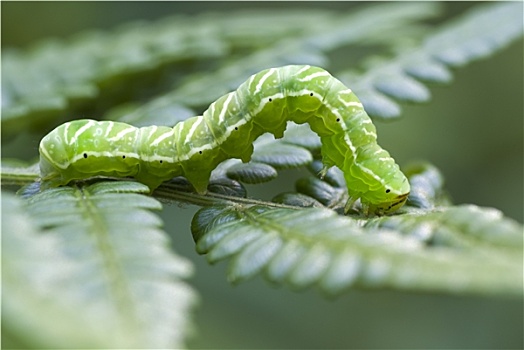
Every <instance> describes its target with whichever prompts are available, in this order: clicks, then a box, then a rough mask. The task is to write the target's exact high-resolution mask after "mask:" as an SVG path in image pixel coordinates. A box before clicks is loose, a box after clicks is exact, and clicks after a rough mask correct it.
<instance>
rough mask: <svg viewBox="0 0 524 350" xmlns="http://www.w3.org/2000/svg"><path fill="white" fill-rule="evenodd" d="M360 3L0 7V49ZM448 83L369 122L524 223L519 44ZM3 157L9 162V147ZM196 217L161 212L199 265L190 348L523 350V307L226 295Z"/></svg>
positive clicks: (259, 288)
mask: <svg viewBox="0 0 524 350" xmlns="http://www.w3.org/2000/svg"><path fill="white" fill-rule="evenodd" d="M364 5H365V4H362V3H349V2H327V3H315V2H308V3H302V2H293V3H286V2H283V3H274V2H272V3H267V2H266V3H256V2H250V3H246V2H229V3H222V2H196V3H195V2H193V3H189V2H158V3H156V2H155V3H144V2H125V3H122V2H44V3H39V2H2V3H1V9H2V47H13V46H15V47H21V48H23V47H27V46H28V45H30V44H31V43H34V42H36V41H38V40H39V39H41V38H47V37H50V36H54V37H58V38H67V37H69V36H70V35H72V34H74V33H77V32H79V31H81V30H83V29H88V28H102V29H104V28H107V29H110V28H113V27H114V26H116V25H118V24H120V23H123V22H126V21H130V20H136V19H146V20H149V19H156V18H161V17H163V16H166V15H172V14H175V13H178V14H183V13H187V14H192V13H198V12H202V11H223V12H224V16H228V15H229V12H228V11H230V10H232V9H239V8H246V7H250V8H266V9H267V8H273V9H275V11H278V8H283V7H292V8H295V7H300V8H304V7H313V8H315V7H318V8H323V9H326V8H330V9H336V10H351V9H352V8H357V7H360V6H364ZM476 5H478V3H475V2H468V3H445V4H444V6H445V10H446V12H445V14H444V16H442V17H441V18H439V19H438V21H434V22H439V21H441V20H442V21H444V20H446V18H450V17H453V16H457V15H458V14H460V13H462V12H463V11H465V10H467V9H468V8H470V7H473V6H476ZM333 58H334V60H343V59H344V57H340V56H338V57H337V56H334V57H333ZM334 66H337V67H340V66H343V64H340V62H338V63H336V64H334ZM346 66H347V65H346ZM454 73H455V74H454V81H453V83H452V84H451V85H450V86H435V87H432V89H431V92H432V96H433V97H432V100H431V102H429V103H428V104H426V105H414V106H406V105H403V117H402V119H401V120H399V121H396V122H393V123H379V122H377V123H375V124H376V125H377V128H378V135H379V141H380V144H381V145H382V146H383V147H384V148H386V149H388V150H389V151H390V153H392V155H393V156H394V157H395V159H396V160H397V161H398V162H399V163H400V164H401V165H406V164H407V163H409V162H410V161H413V160H427V161H430V162H431V163H433V164H435V165H436V166H437V167H438V168H440V169H441V171H442V172H443V174H444V176H445V178H446V183H447V188H448V190H449V192H450V194H451V196H452V197H453V199H454V201H455V203H457V204H459V203H475V204H478V205H482V206H490V207H495V208H498V209H500V210H502V211H503V212H504V213H505V214H506V215H507V216H510V217H512V218H514V219H516V220H518V221H519V222H523V115H524V110H523V108H524V107H523V96H524V93H523V86H524V82H523V79H524V78H523V77H524V72H523V45H522V40H521V41H520V42H518V43H514V44H513V45H511V46H510V47H508V48H506V49H504V50H502V51H501V52H499V53H497V54H496V55H494V56H492V57H489V58H487V59H484V60H482V61H478V62H474V63H472V64H470V65H468V66H466V67H462V68H460V69H457V70H456V71H455V72H454ZM37 142H38V140H35V142H34V143H35V144H36V143H37ZM3 147H5V148H4V149H5V150H7V151H8V152H9V153H10V152H13V151H12V148H11V149H10V148H9V145H3ZM34 149H35V154H34V156H37V154H36V148H34ZM4 154H5V153H4ZM10 155H14V153H13V154H10ZM300 176H304V172H299V171H286V172H282V173H281V178H279V181H278V182H274V183H273V184H272V186H273V189H274V192H273V193H277V192H278V191H279V190H282V189H283V188H285V189H289V188H292V186H293V185H292V184H293V181H294V180H295V179H296V178H297V177H300ZM267 188H268V187H265V186H264V188H263V189H262V188H261V187H259V186H250V187H249V189H250V195H251V196H253V197H262V198H270V197H271V196H272V195H269V194H268V190H267ZM196 209H197V208H195V207H185V208H182V209H180V208H179V207H177V206H166V208H165V209H164V212H163V214H162V215H163V217H164V220H165V228H166V231H168V232H169V233H170V234H171V235H172V238H173V242H174V243H173V244H174V247H175V249H176V251H178V252H179V253H181V254H182V255H184V256H186V257H188V258H189V259H191V260H192V261H193V262H194V263H195V265H196V267H197V268H196V275H195V277H194V278H193V279H192V280H191V283H192V284H193V285H194V286H195V288H196V289H197V291H198V292H199V293H200V295H201V305H200V306H199V307H198V309H197V310H196V313H195V315H196V317H195V336H194V337H193V338H192V339H191V340H190V346H191V347H193V348H462V349H465V348H468V349H469V348H471V349H473V348H498V349H500V348H522V347H523V331H522V330H523V317H522V316H523V314H522V312H523V306H524V305H523V302H522V300H497V299H487V298H480V297H457V296H442V295H431V294H413V293H400V292H391V291H374V292H366V291H354V292H351V293H349V294H347V295H345V296H343V297H340V298H338V299H335V300H326V299H323V298H322V297H320V296H319V295H318V293H316V292H315V291H308V292H300V293H296V292H291V291H288V290H285V289H275V288H272V287H271V286H269V285H268V284H267V283H265V282H263V281H261V279H258V278H257V279H256V280H254V281H252V282H248V283H245V284H242V285H240V286H236V287H233V286H231V285H229V284H228V283H227V281H225V270H226V265H225V264H219V265H218V266H209V265H208V264H207V263H206V261H205V259H204V258H203V257H200V256H197V254H196V253H195V252H194V243H193V241H192V238H191V235H190V233H189V225H190V220H191V217H192V215H193V214H194V212H195V211H196Z"/></svg>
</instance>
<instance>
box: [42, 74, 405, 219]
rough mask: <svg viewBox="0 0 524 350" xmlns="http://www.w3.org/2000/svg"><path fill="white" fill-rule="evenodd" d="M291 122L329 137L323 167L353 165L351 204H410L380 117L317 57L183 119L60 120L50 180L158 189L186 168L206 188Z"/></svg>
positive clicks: (47, 140) (347, 169)
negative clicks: (126, 180) (119, 180)
mask: <svg viewBox="0 0 524 350" xmlns="http://www.w3.org/2000/svg"><path fill="white" fill-rule="evenodd" d="M288 121H293V122H295V123H298V124H302V123H308V124H309V125H310V127H311V129H312V130H313V131H314V132H316V133H317V134H318V135H319V136H320V138H321V142H322V149H321V151H322V158H323V164H324V169H323V171H322V172H323V174H325V172H326V171H327V169H329V168H330V167H332V166H334V165H335V166H337V167H339V168H340V169H341V170H342V171H343V172H344V177H345V179H346V183H347V186H348V192H349V196H350V197H349V200H348V202H347V204H346V208H345V209H346V212H347V211H348V210H349V209H350V208H351V207H352V205H353V203H354V202H355V200H357V199H358V198H360V200H361V203H362V205H363V208H364V211H365V212H366V214H368V213H374V214H379V215H381V214H386V213H390V212H393V211H395V210H397V209H398V208H400V207H401V206H402V205H403V204H404V202H405V201H406V199H407V196H408V194H409V191H410V186H409V182H408V180H407V179H406V177H405V176H404V174H403V173H402V171H400V169H399V167H398V165H397V164H395V161H394V160H393V158H391V157H390V155H389V153H388V152H387V151H385V150H383V149H382V148H380V146H379V145H378V144H377V134H376V129H375V126H374V125H373V123H372V122H371V119H370V118H369V116H368V115H367V114H366V112H365V111H364V109H363V107H362V104H361V103H360V101H359V100H358V98H357V96H356V95H355V94H354V93H353V92H352V91H351V90H350V89H348V88H347V87H345V86H344V85H343V84H342V83H341V82H340V81H339V80H337V79H335V78H334V77H332V76H331V75H330V74H329V73H328V72H326V71H325V70H323V69H321V68H318V67H312V66H285V67H280V68H271V69H267V70H264V71H262V72H260V73H257V74H255V75H252V76H251V77H250V78H249V79H248V80H247V81H246V82H245V83H243V84H242V85H240V87H239V88H238V89H237V90H236V91H233V92H230V93H229V94H227V95H225V96H222V97H220V98H219V99H218V100H217V101H215V102H213V103H212V104H211V105H210V106H209V108H208V109H207V110H206V111H205V112H204V113H203V115H202V116H197V117H192V118H189V119H187V120H185V121H184V122H181V123H178V124H177V125H176V126H175V127H174V128H168V127H163V126H149V127H143V128H136V127H133V126H131V125H128V124H124V123H118V122H112V121H100V122H99V121H94V120H76V121H72V122H69V123H65V124H63V125H60V126H58V127H57V128H56V129H54V130H53V131H51V132H50V133H49V134H48V135H46V136H45V137H44V138H43V139H42V141H41V143H40V171H41V177H42V186H43V187H55V186H59V185H65V184H67V183H69V182H70V181H71V180H78V179H85V178H89V177H91V176H95V175H105V176H116V177H126V176H132V177H135V178H136V179H137V180H138V181H140V182H142V183H144V184H146V185H147V186H149V188H150V189H151V190H154V189H155V188H157V187H158V186H159V185H160V184H161V183H162V182H164V181H166V180H169V179H171V178H173V177H175V176H180V175H181V176H185V177H186V178H187V179H188V180H189V182H191V184H193V186H194V187H195V189H196V191H198V192H199V193H204V192H205V191H206V189H207V185H208V182H209V177H210V174H211V171H212V170H213V169H214V168H215V167H216V166H217V165H218V164H219V163H220V162H222V161H224V160H225V159H228V158H240V159H242V161H244V162H247V161H249V160H250V158H251V154H252V153H253V141H254V140H255V139H256V138H257V137H259V136H260V135H261V134H263V133H266V132H270V133H272V134H274V135H275V137H277V138H280V137H282V136H283V134H284V130H285V129H286V124H287V122H288Z"/></svg>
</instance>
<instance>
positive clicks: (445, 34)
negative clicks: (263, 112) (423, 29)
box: [337, 2, 523, 119]
mask: <svg viewBox="0 0 524 350" xmlns="http://www.w3.org/2000/svg"><path fill="white" fill-rule="evenodd" d="M522 11H523V7H522V3H521V2H505V3H495V4H484V5H482V6H478V7H475V8H473V9H472V10H471V11H469V12H468V13H466V14H465V15H463V16H462V17H461V18H459V19H457V20H454V21H452V22H451V23H449V24H447V25H445V26H443V27H441V28H439V29H437V30H436V31H435V32H434V33H433V34H430V35H429V36H428V37H427V38H426V39H425V40H423V42H422V43H421V44H420V45H419V46H414V47H412V48H411V49H409V48H405V47H403V48H402V49H401V50H399V53H398V54H397V55H396V56H395V57H392V58H390V59H385V58H384V59H381V60H374V61H370V62H369V64H368V67H367V70H366V72H364V73H363V74H357V73H355V72H354V71H346V72H341V73H340V74H337V76H338V77H339V78H340V79H341V80H342V82H344V83H346V84H347V85H348V86H351V88H352V89H353V90H354V91H355V93H356V94H357V95H358V96H359V98H360V99H361V101H362V103H363V104H364V106H365V108H366V111H367V112H368V113H369V114H370V115H371V116H372V117H375V118H381V119H389V118H395V117H398V116H400V106H399V105H398V104H397V103H396V102H395V101H394V100H393V99H396V100H399V101H408V102H415V103H420V102H425V101H428V100H429V98H430V92H429V89H428V88H426V87H425V85H424V84H423V82H438V83H446V82H449V81H450V80H451V77H452V74H451V72H450V70H449V69H448V67H458V66H462V65H465V64H466V63H469V62H471V61H473V60H476V59H480V58H483V57H485V56H488V55H490V54H493V53H495V52H496V51H498V50H500V49H502V48H503V47H505V46H507V45H508V44H509V43H511V42H512V41H514V40H516V39H517V38H519V37H522V35H523V25H522Z"/></svg>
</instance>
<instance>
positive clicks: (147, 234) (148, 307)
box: [2, 181, 195, 348]
mask: <svg viewBox="0 0 524 350" xmlns="http://www.w3.org/2000/svg"><path fill="white" fill-rule="evenodd" d="M148 191H149V190H148V188H147V186H145V185H142V184H140V183H136V182H123V181H122V182H120V181H118V182H98V183H95V184H93V185H90V186H75V187H59V188H54V189H50V190H46V191H44V192H42V193H39V194H37V195H35V196H33V197H30V198H29V199H28V200H27V201H26V202H24V203H20V204H18V207H16V208H15V209H11V210H14V212H13V213H8V215H7V216H6V217H8V218H9V220H10V221H8V223H7V224H6V225H8V226H6V227H4V225H3V227H2V231H3V233H4V237H5V236H8V237H9V235H10V236H14V237H18V236H19V235H22V234H24V233H23V232H25V231H26V229H25V228H24V227H23V226H20V225H21V224H22V223H23V222H26V221H27V222H32V223H34V227H37V228H38V229H40V230H44V231H43V232H41V233H40V232H33V233H32V235H33V236H36V237H38V238H37V239H36V240H35V243H30V244H27V242H26V243H25V244H22V245H21V244H19V245H18V246H16V247H15V246H13V248H11V249H9V257H8V260H7V261H12V263H13V264H14V266H16V268H17V269H21V270H20V271H19V272H18V273H17V274H22V275H23V276H27V277H25V278H27V279H28V281H27V283H26V284H25V285H24V284H22V285H24V290H25V293H24V294H21V295H20V298H19V303H21V304H24V303H25V302H26V299H27V300H28V301H27V302H29V301H31V300H35V303H37V302H43V301H44V300H45V304H49V305H51V306H52V307H50V309H51V311H52V308H53V307H54V305H55V304H56V307H57V308H66V310H75V313H74V315H71V316H72V319H71V322H70V324H69V320H70V318H71V316H68V317H66V315H64V314H57V315H56V316H55V315H54V314H51V313H50V312H51V311H50V310H47V309H46V308H42V309H41V311H35V310H34V309H33V307H34V306H36V305H37V304H34V305H33V304H28V305H27V307H25V309H21V308H22V306H20V305H18V306H16V305H15V306H16V307H17V308H18V309H17V310H19V312H21V314H20V315H17V316H16V317H18V318H20V319H24V318H26V319H28V320H29V321H31V322H32V323H33V326H34V327H35V328H36V329H37V331H38V332H42V333H44V334H45V333H46V332H48V331H50V332H51V331H52V332H51V333H50V334H52V335H50V336H49V337H48V338H49V339H46V338H43V336H41V335H39V334H37V336H35V344H37V345H35V346H37V347H64V346H65V347H72V348H78V347H97V348H100V347H110V348H115V347H120V348H131V347H134V348H141V347H180V346H182V344H183V343H184V338H185V336H186V335H187V328H188V322H189V315H188V312H189V308H190V306H191V305H192V304H193V303H194V301H195V295H194V292H193V291H192V290H191V289H190V288H189V287H188V286H187V285H186V284H185V283H184V282H182V281H181V279H182V278H186V277H188V276H189V275H190V274H191V271H192V266H191V265H190V264H189V262H188V261H186V260H185V259H183V258H181V257H179V256H178V255H176V254H174V253H173V252H172V251H170V249H169V240H168V237H167V236H166V234H165V232H163V231H162V230H161V229H160V226H161V225H162V222H161V221H160V219H159V218H158V217H157V216H156V215H155V214H153V213H152V212H151V211H150V210H158V209H160V208H161V205H160V203H159V202H158V201H156V200H155V199H153V198H151V197H149V196H144V195H142V194H141V193H146V192H148ZM7 198H8V200H14V199H9V198H10V197H7ZM18 202H19V201H18ZM7 204H9V203H7ZM2 207H3V208H11V206H10V205H6V204H4V203H3V206H2ZM25 211H26V212H25ZM15 214H16V215H19V216H20V217H18V216H16V215H15ZM29 215H30V219H29V220H28V217H29ZM19 226H20V227H21V228H19ZM19 231H22V233H20V232H19ZM33 238H34V237H33ZM31 240H32V238H31V239H29V238H28V242H31ZM39 240H42V241H44V240H50V241H52V242H53V244H54V246H53V248H52V249H48V250H44V252H45V253H46V255H45V256H41V257H40V258H36V257H35V256H34V254H32V253H30V251H28V250H22V246H24V245H25V246H28V247H27V249H29V248H31V249H34V250H35V251H37V250H38V249H40V245H39V244H38V242H39ZM37 256H38V255H37ZM4 258H5V256H4ZM35 259H36V260H35ZM56 259H58V262H57V263H56V264H52V263H51V262H53V261H54V260H56ZM24 261H35V262H36V261H41V263H37V264H34V263H32V264H28V263H25V265H24ZM17 264H18V265H17ZM55 265H56V266H55ZM61 265H63V266H68V265H71V266H73V267H74V269H72V270H71V269H70V270H64V269H63V268H61V267H57V266H61ZM35 267H38V268H37V269H35ZM7 269H8V268H7ZM8 270H9V269H8ZM5 271H6V266H4V273H5ZM9 271H11V270H9ZM12 271H13V273H15V272H14V271H15V270H14V267H13V270H12ZM49 274H51V275H53V274H55V275H56V278H58V279H59V280H58V281H59V282H57V280H56V279H55V280H50V281H45V280H44V281H42V282H38V281H39V277H38V276H45V275H49ZM18 277H19V278H21V277H20V276H18ZM13 283H14V282H13ZM18 283H20V282H18ZM35 283H38V284H39V285H41V286H42V287H43V288H44V289H42V292H39V288H41V287H38V286H37V285H35ZM30 285H34V288H28V286H30ZM4 287H5V284H4ZM12 288H16V286H13V287H12ZM19 289H20V288H19ZM13 290H16V289H13ZM145 296H147V297H145ZM5 305H6V302H4V306H5ZM37 310H40V309H37ZM54 318H57V319H58V320H59V321H60V322H61V323H66V324H67V325H68V326H69V328H66V329H63V330H61V329H60V328H62V325H60V324H58V325H56V329H55V325H54V324H53V322H51V323H50V322H47V321H45V320H49V319H54ZM66 320H67V321H68V322H64V321H66ZM29 321H28V322H29ZM4 324H5V323H4ZM13 332H15V333H16V332H21V333H20V334H28V333H27V330H26V329H15V328H13ZM92 333H93V334H92ZM91 340H92V341H91Z"/></svg>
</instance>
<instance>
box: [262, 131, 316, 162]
mask: <svg viewBox="0 0 524 350" xmlns="http://www.w3.org/2000/svg"><path fill="white" fill-rule="evenodd" d="M267 136H270V135H267ZM257 141H258V142H256V144H255V151H254V152H253V156H252V159H253V161H255V162H260V163H265V164H269V165H271V166H274V167H275V168H277V169H279V168H291V167H299V166H303V165H306V164H309V163H311V162H312V161H313V156H312V155H311V153H310V152H309V151H308V150H306V149H304V148H302V147H297V146H294V145H290V144H286V143H284V142H282V141H281V140H273V139H272V138H270V137H262V138H261V139H260V140H257Z"/></svg>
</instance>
